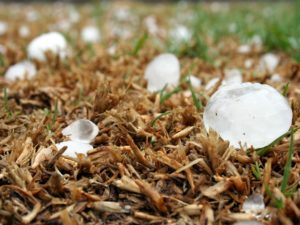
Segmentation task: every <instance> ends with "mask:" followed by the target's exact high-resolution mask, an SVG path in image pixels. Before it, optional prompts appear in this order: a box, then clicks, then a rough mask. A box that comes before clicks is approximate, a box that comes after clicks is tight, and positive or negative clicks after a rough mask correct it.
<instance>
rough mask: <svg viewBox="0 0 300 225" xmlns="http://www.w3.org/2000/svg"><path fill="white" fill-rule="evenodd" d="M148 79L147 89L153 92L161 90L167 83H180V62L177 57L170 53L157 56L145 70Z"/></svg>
mask: <svg viewBox="0 0 300 225" xmlns="http://www.w3.org/2000/svg"><path fill="white" fill-rule="evenodd" d="M145 78H146V80H147V81H148V86H147V89H148V90H149V91H151V92H155V91H159V90H161V89H162V88H164V87H165V86H166V85H171V86H172V85H174V86H176V85H178V83H179V78H180V64H179V61H178V59H177V57H176V56H175V55H173V54H170V53H164V54H160V55H158V56H157V57H155V58H154V59H153V60H152V61H151V62H150V63H149V64H148V66H147V68H146V70H145Z"/></svg>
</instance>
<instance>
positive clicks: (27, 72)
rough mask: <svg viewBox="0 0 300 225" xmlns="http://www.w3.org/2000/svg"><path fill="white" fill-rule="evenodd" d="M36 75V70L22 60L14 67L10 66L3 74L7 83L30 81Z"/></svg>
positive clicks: (33, 66)
mask: <svg viewBox="0 0 300 225" xmlns="http://www.w3.org/2000/svg"><path fill="white" fill-rule="evenodd" d="M35 74H36V68H35V65H34V64H33V63H31V62H30V61H27V60H24V61H21V62H19V63H17V64H15V65H12V66H10V67H9V68H8V69H7V71H6V72H5V75H4V77H5V79H6V80H9V81H15V80H18V79H19V80H22V79H24V78H26V77H27V78H28V79H31V78H33V77H34V76H35Z"/></svg>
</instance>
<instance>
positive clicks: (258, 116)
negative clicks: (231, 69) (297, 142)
mask: <svg viewBox="0 0 300 225" xmlns="http://www.w3.org/2000/svg"><path fill="white" fill-rule="evenodd" d="M292 116H293V115H292V110H291V107H290V106H289V104H288V102H287V100H286V99H285V98H284V97H283V96H282V95H281V94H280V93H279V92H278V91H277V90H275V89H274V88H273V87H271V86H269V85H265V84H259V83H242V84H234V85H229V86H224V87H222V88H220V89H219V90H218V91H217V92H215V93H214V94H213V96H212V97H211V98H210V100H209V101H208V104H207V106H206V108H205V110H204V115H203V120H204V125H205V128H206V130H209V128H211V129H213V130H215V131H216V132H218V133H219V135H220V136H221V137H222V138H223V139H224V140H228V141H229V142H230V144H231V145H233V146H234V147H236V148H238V147H239V146H240V145H239V143H241V144H242V145H243V146H244V145H246V146H247V147H250V146H253V147H254V148H260V147H264V146H266V145H268V144H270V143H271V142H273V141H274V140H275V139H276V138H278V137H279V136H281V135H282V134H284V133H285V132H287V131H288V130H289V128H290V126H291V123H292Z"/></svg>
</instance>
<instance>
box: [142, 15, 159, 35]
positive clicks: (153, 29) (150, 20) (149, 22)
mask: <svg viewBox="0 0 300 225" xmlns="http://www.w3.org/2000/svg"><path fill="white" fill-rule="evenodd" d="M144 23H145V25H146V28H147V30H148V32H149V33H150V34H152V35H156V34H158V33H159V28H158V25H157V21H156V18H155V17H154V16H147V17H146V18H145V21H144Z"/></svg>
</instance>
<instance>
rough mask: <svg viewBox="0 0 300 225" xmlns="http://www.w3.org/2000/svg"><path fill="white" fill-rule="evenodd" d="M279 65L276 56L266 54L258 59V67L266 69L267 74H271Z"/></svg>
mask: <svg viewBox="0 0 300 225" xmlns="http://www.w3.org/2000/svg"><path fill="white" fill-rule="evenodd" d="M278 64H279V58H278V56H276V55H274V54H272V53H267V54H265V55H263V56H262V58H261V59H260V63H259V66H260V67H261V68H264V69H266V70H267V71H268V72H269V73H272V72H273V71H274V70H275V69H276V67H277V66H278Z"/></svg>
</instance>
